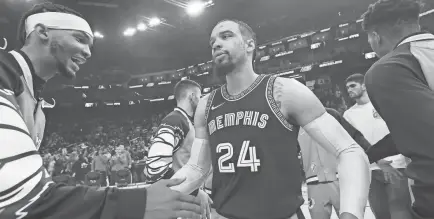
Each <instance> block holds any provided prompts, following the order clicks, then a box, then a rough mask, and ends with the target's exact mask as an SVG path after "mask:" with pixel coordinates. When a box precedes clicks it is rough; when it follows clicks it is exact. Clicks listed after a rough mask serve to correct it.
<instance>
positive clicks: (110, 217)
mask: <svg viewBox="0 0 434 219" xmlns="http://www.w3.org/2000/svg"><path fill="white" fill-rule="evenodd" d="M145 206H146V189H144V188H132V189H117V188H112V187H107V188H94V187H88V186H65V185H63V184H55V183H54V182H52V181H49V182H48V183H44V184H42V183H41V184H40V185H38V186H37V187H36V188H35V189H33V190H32V192H31V193H30V194H29V195H27V196H26V197H25V198H24V199H22V200H21V201H18V202H16V203H14V204H11V205H8V206H6V207H5V208H3V209H0V218H1V219H22V218H25V219H70V218H71V219H99V218H101V219H117V218H122V219H136V218H137V219H143V216H144V214H145Z"/></svg>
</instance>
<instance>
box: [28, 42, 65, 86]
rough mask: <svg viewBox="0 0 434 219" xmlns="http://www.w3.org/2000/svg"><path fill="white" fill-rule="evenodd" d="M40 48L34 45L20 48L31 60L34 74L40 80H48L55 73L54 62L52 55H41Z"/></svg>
mask: <svg viewBox="0 0 434 219" xmlns="http://www.w3.org/2000/svg"><path fill="white" fill-rule="evenodd" d="M41 50H43V49H42V48H35V47H34V46H24V47H23V48H21V51H23V52H24V53H25V54H26V55H27V56H28V57H29V59H30V61H31V62H32V65H33V68H34V69H35V74H36V75H37V76H39V77H40V78H41V79H42V80H44V81H48V80H49V79H51V78H52V77H54V76H55V75H56V69H57V68H56V64H55V62H54V61H52V59H53V58H52V57H47V56H43V55H41Z"/></svg>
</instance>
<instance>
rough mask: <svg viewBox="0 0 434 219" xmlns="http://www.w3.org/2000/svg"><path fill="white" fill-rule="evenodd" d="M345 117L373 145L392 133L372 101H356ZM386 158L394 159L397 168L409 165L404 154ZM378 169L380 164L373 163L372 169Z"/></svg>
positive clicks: (393, 162) (393, 164)
mask: <svg viewBox="0 0 434 219" xmlns="http://www.w3.org/2000/svg"><path fill="white" fill-rule="evenodd" d="M344 118H345V119H346V120H347V121H348V122H349V123H350V124H351V125H352V126H354V128H356V129H357V130H359V131H360V132H361V133H362V134H363V136H365V138H366V140H367V141H368V142H369V143H370V144H371V145H374V144H375V143H377V142H378V141H379V140H381V139H383V138H384V136H386V135H387V134H389V133H390V132H389V128H387V125H386V122H384V120H383V119H382V118H381V117H380V115H379V114H378V112H377V111H376V110H375V108H374V106H372V103H371V102H369V103H367V104H364V105H359V104H357V103H356V104H355V105H354V106H352V107H351V108H350V109H348V110H347V111H345V113H344ZM385 160H389V161H392V163H391V165H392V166H393V167H395V168H405V167H406V166H407V165H406V161H405V157H404V156H403V155H395V156H391V157H387V158H385ZM376 169H379V167H378V165H377V164H375V163H373V164H371V170H376Z"/></svg>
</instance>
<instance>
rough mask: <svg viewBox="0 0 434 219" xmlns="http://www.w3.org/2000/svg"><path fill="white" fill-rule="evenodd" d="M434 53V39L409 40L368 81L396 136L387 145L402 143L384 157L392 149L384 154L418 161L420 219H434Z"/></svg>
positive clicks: (412, 174)
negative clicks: (399, 154) (397, 154)
mask: <svg viewBox="0 0 434 219" xmlns="http://www.w3.org/2000/svg"><path fill="white" fill-rule="evenodd" d="M433 48H434V35H433V34H430V33H424V32H421V33H415V34H412V35H410V36H407V37H405V38H404V39H402V41H401V42H400V43H399V44H398V45H397V46H396V47H395V49H394V50H393V51H391V52H390V53H388V54H387V55H385V56H384V57H382V58H381V59H380V60H378V61H377V62H376V63H375V64H373V65H372V66H371V68H370V69H369V70H368V72H367V73H366V76H365V84H366V88H367V91H368V95H369V98H370V99H371V102H372V105H373V106H374V107H375V109H376V110H377V112H378V113H379V114H380V116H381V117H382V118H383V119H384V121H385V122H386V124H387V126H388V127H389V129H390V137H386V138H385V139H383V140H385V141H384V142H386V141H389V142H392V143H393V142H394V143H395V144H396V145H394V144H390V143H389V144H382V145H383V146H385V147H387V148H386V150H382V149H381V148H380V150H379V151H378V152H381V153H383V152H387V151H388V150H387V149H389V148H390V149H392V150H390V151H389V152H390V153H389V154H387V153H384V154H383V155H385V156H390V155H394V153H396V152H399V153H401V154H402V155H404V156H406V157H408V158H410V159H411V160H412V162H411V163H410V164H408V166H407V169H406V170H405V173H406V175H407V176H408V177H409V178H411V179H413V180H414V185H413V186H412V191H413V195H414V199H415V201H414V203H413V210H414V218H417V219H422V218H423V219H425V218H430V219H432V218H434V146H433V142H434V135H433V130H434V116H433V112H434V74H433V69H434V49H433ZM394 146H395V147H396V148H394ZM373 148H374V147H373ZM372 153H373V151H371V152H370V154H371V155H372ZM374 154H375V153H374ZM370 157H371V159H372V156H370ZM382 157H384V156H376V158H375V159H372V160H374V161H375V160H377V159H381V158H382Z"/></svg>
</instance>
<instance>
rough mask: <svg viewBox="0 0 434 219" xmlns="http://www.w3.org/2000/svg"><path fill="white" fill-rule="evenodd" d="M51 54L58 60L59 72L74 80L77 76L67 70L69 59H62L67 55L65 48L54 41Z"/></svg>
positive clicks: (51, 44) (51, 45)
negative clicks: (63, 55)
mask: <svg viewBox="0 0 434 219" xmlns="http://www.w3.org/2000/svg"><path fill="white" fill-rule="evenodd" d="M50 53H51V55H52V56H53V57H54V59H55V60H56V67H57V71H58V72H59V73H60V75H62V76H63V77H65V78H68V79H74V78H75V74H73V73H71V72H69V71H68V69H67V66H66V65H67V64H68V59H65V58H64V60H62V59H61V58H60V57H61V56H62V54H65V53H66V51H65V47H64V46H62V45H61V44H60V43H59V42H58V41H57V40H53V41H51V43H50Z"/></svg>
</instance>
